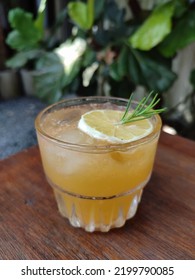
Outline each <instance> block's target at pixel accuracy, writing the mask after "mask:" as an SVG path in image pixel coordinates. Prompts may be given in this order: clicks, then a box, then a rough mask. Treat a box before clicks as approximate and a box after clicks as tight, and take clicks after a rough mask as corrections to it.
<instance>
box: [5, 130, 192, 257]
mask: <svg viewBox="0 0 195 280" xmlns="http://www.w3.org/2000/svg"><path fill="white" fill-rule="evenodd" d="M0 188H1V194H0V259H4V260H11V259H18V260H19V259H20V260H21V259H22V260H25V259H31V260H32V259H41V260H47V259H53V260H54V259H56V260H62V259H65V260H69V259H80V260H82V259H83V260H86V259H101V260H102V259H111V260H114V259H118V260H121V259H194V258H195V252H194V244H195V223H194V218H195V142H192V141H190V140H187V139H184V138H181V137H178V136H170V135H167V134H165V133H162V136H161V139H160V143H159V146H158V151H157V157H156V161H155V166H154V172H153V175H152V178H151V181H150V182H149V183H148V186H147V187H146V188H145V190H144V194H143V198H142V202H141V204H140V206H139V209H138V212H137V214H136V216H135V217H134V218H133V219H132V220H129V221H128V222H127V223H126V225H125V226H124V227H122V228H120V229H113V230H111V231H110V232H108V233H87V232H85V231H84V230H82V229H76V228H73V227H72V226H71V225H70V224H69V222H68V221H67V220H66V219H64V218H63V217H61V215H60V214H59V212H58V209H57V206H56V202H55V199H54V195H53V192H52V189H51V188H50V186H49V185H48V183H47V182H46V180H45V177H44V173H43V169H42V165H41V160H40V155H39V150H38V147H32V148H30V149H28V150H24V151H22V152H21V153H19V154H16V155H14V156H12V157H10V158H7V159H5V160H2V161H0Z"/></svg>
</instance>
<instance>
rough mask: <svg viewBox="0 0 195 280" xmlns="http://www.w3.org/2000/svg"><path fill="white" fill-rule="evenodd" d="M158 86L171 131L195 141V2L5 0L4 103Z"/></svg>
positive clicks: (1, 46) (1, 39)
mask: <svg viewBox="0 0 195 280" xmlns="http://www.w3.org/2000/svg"><path fill="white" fill-rule="evenodd" d="M150 91H153V92H154V93H156V92H158V93H159V96H160V98H161V102H160V104H159V106H161V107H166V108H167V110H166V112H165V113H163V115H162V118H163V122H164V125H165V126H164V127H165V130H166V128H167V129H168V131H169V133H172V134H179V135H181V136H184V137H187V138H189V139H192V140H195V1H192V0H173V1H166V0H156V1H154V0H84V1H81V0H80V1H74V0H70V1H68V0H55V1H54V0H31V1H25V0H1V1H0V103H1V106H0V108H1V110H2V108H3V107H2V106H3V105H2V104H7V103H6V102H12V100H20V99H21V98H23V99H24V98H29V97H30V98H35V99H36V100H39V101H40V102H41V104H45V105H47V104H51V103H53V102H56V101H58V100H60V99H62V98H66V97H69V96H89V95H111V96H118V97H123V98H129V96H130V94H131V93H132V92H134V96H135V98H136V99H138V100H139V99H140V98H142V97H143V96H145V95H147V94H149V92H150ZM14 104H16V103H14ZM43 106H44V105H43ZM38 108H40V107H39V106H38Z"/></svg>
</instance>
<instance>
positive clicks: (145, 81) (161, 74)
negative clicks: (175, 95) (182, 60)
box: [128, 50, 176, 92]
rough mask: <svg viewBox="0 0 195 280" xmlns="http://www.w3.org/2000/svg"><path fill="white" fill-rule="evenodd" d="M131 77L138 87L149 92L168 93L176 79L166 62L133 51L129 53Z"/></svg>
mask: <svg viewBox="0 0 195 280" xmlns="http://www.w3.org/2000/svg"><path fill="white" fill-rule="evenodd" d="M128 63H129V68H128V69H129V76H130V79H131V80H132V82H134V83H135V84H136V85H143V86H145V87H146V88H147V89H148V90H150V91H151V90H154V91H157V92H164V91H166V90H167V89H168V88H169V87H170V86H171V85H172V83H173V82H174V80H175V79H176V74H175V73H173V72H172V71H171V70H170V67H169V66H167V64H166V62H164V63H163V62H162V61H158V60H157V59H154V58H152V57H150V56H149V55H146V54H145V53H143V52H140V51H136V50H133V51H132V52H130V53H129V60H128Z"/></svg>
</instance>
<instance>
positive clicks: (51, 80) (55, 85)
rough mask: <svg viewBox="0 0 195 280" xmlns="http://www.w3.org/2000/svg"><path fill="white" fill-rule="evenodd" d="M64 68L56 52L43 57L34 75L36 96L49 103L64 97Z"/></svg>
mask: <svg viewBox="0 0 195 280" xmlns="http://www.w3.org/2000/svg"><path fill="white" fill-rule="evenodd" d="M63 77H64V66H63V64H62V62H61V60H60V58H59V57H58V55H57V54H55V53H54V52H49V53H46V54H45V55H43V56H42V57H41V58H40V59H39V61H38V62H37V74H36V75H34V82H35V91H36V95H37V96H38V97H39V98H40V99H42V100H44V101H47V102H48V103H53V102H56V101H58V100H59V99H60V98H61V96H62V88H63V85H62V81H63Z"/></svg>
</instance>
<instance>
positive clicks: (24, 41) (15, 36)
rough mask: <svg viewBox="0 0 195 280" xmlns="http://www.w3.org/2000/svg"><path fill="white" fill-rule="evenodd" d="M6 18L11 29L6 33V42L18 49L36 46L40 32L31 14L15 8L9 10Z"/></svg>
mask: <svg viewBox="0 0 195 280" xmlns="http://www.w3.org/2000/svg"><path fill="white" fill-rule="evenodd" d="M8 18H9V22H10V25H11V27H12V28H13V31H11V32H10V33H9V34H8V36H7V38H6V43H7V44H8V45H9V46H10V47H11V48H13V49H16V50H18V51H22V50H28V49H30V48H36V47H37V46H38V42H39V41H40V39H41V33H40V31H39V30H38V29H37V28H36V26H35V24H34V22H33V16H32V14H30V13H28V12H25V11H23V10H22V9H20V8H16V9H13V10H11V11H10V12H9V15H8Z"/></svg>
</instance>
